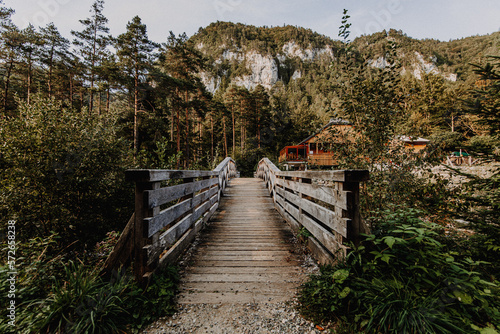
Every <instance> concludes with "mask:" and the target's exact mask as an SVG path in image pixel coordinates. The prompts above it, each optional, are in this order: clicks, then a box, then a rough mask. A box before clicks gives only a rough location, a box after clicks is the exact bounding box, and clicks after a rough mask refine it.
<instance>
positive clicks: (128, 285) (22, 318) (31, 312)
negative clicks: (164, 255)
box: [0, 234, 179, 334]
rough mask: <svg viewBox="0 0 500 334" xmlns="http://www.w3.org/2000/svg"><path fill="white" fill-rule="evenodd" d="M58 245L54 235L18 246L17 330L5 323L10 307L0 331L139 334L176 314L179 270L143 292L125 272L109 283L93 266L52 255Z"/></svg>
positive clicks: (2, 287) (4, 285)
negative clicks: (151, 323)
mask: <svg viewBox="0 0 500 334" xmlns="http://www.w3.org/2000/svg"><path fill="white" fill-rule="evenodd" d="M57 240H59V239H58V236H57V235H56V234H53V235H51V236H50V237H47V238H44V239H42V238H34V239H30V240H29V241H28V242H27V243H22V244H20V245H19V248H18V250H17V252H18V254H20V255H21V256H20V257H19V258H18V261H19V262H16V267H17V269H18V271H19V274H18V277H17V281H16V288H17V292H16V301H17V304H16V323H15V325H16V326H15V327H14V328H13V327H12V326H10V325H8V324H7V321H8V320H9V319H8V318H7V307H2V309H1V310H0V317H1V318H0V332H2V333H16V334H17V333H118V332H138V331H139V330H140V329H141V328H143V327H144V326H145V325H147V324H149V323H150V322H152V321H154V320H156V319H158V318H159V317H161V316H165V315H168V314H172V313H173V312H174V311H175V303H174V296H175V293H176V291H177V284H178V281H179V277H178V274H177V268H175V267H167V268H166V269H165V270H164V271H163V272H159V273H157V274H156V275H155V276H154V277H153V279H152V282H151V284H150V285H149V286H147V287H145V288H141V287H139V286H138V285H137V284H136V283H135V282H134V281H133V279H132V275H131V274H130V273H127V272H114V273H113V277H112V278H111V279H110V280H109V281H108V280H104V279H103V278H101V277H100V276H99V275H98V271H99V267H98V266H95V263H93V262H87V261H85V262H84V261H80V260H78V259H76V260H74V261H73V260H65V259H64V257H63V256H61V255H54V249H55V247H54V246H56V243H57ZM9 271H10V270H9V268H8V267H7V265H2V266H1V267H0V272H1V273H2V274H5V273H7V272H9ZM3 276H5V275H3ZM0 283H1V284H0V293H2V296H7V294H8V290H9V283H8V281H7V280H5V279H4V280H2V281H1V282H0Z"/></svg>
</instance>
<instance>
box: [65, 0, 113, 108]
mask: <svg viewBox="0 0 500 334" xmlns="http://www.w3.org/2000/svg"><path fill="white" fill-rule="evenodd" d="M103 9H104V0H96V1H95V2H94V4H93V5H92V8H91V9H90V13H91V16H90V18H86V19H84V20H80V23H81V24H82V25H83V26H84V29H83V30H82V31H71V34H73V35H74V36H75V39H74V41H73V44H75V45H76V46H77V47H78V48H79V52H80V56H81V58H82V61H83V63H84V64H85V66H86V68H87V75H86V76H87V78H86V79H87V80H88V81H89V83H90V88H89V113H92V111H93V109H94V85H95V82H96V80H97V69H98V67H99V65H100V64H101V62H102V60H103V58H104V57H105V56H106V55H107V51H106V48H107V46H108V45H109V44H110V42H111V37H110V36H109V34H108V33H109V28H108V27H107V26H106V24H107V23H108V19H107V18H106V17H105V16H104V15H103V14H102V11H103Z"/></svg>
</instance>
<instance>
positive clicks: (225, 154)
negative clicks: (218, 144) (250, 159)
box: [222, 116, 228, 157]
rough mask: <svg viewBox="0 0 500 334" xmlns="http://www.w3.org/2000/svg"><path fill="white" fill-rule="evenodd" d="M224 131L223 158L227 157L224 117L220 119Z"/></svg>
mask: <svg viewBox="0 0 500 334" xmlns="http://www.w3.org/2000/svg"><path fill="white" fill-rule="evenodd" d="M222 123H223V131H224V157H227V156H228V155H227V135H226V116H224V117H222Z"/></svg>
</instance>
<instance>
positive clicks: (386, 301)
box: [300, 208, 500, 333]
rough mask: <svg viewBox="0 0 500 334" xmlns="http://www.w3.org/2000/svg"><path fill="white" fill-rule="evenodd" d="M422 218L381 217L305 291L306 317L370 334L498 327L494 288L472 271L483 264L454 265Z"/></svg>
mask: <svg viewBox="0 0 500 334" xmlns="http://www.w3.org/2000/svg"><path fill="white" fill-rule="evenodd" d="M420 215H421V212H420V211H418V210H414V209H400V208H395V209H393V210H392V211H389V210H387V211H385V212H383V213H381V214H380V216H379V217H378V218H377V219H375V222H374V229H373V233H372V234H370V235H366V236H365V239H364V241H363V243H362V245H361V246H359V247H358V248H356V249H355V250H354V251H353V252H351V253H350V254H348V256H347V257H346V259H345V261H344V262H343V263H341V264H339V265H337V266H335V267H331V268H326V269H325V268H323V270H322V273H321V275H317V276H313V277H312V278H311V280H310V281H309V282H307V283H306V284H305V285H304V286H303V288H302V292H301V297H300V301H301V303H302V306H301V307H302V310H303V313H304V314H305V315H308V316H310V317H316V318H319V319H322V320H337V321H341V322H345V321H350V322H354V323H356V324H357V328H358V330H361V329H363V330H364V331H366V332H367V333H378V332H384V333H387V332H396V333H400V332H401V333H423V332H425V333H452V332H457V333H468V332H472V328H471V325H473V324H481V325H482V326H483V327H484V326H486V325H487V324H488V323H498V320H499V319H500V318H499V315H500V313H499V297H498V291H499V289H498V286H497V285H496V284H494V283H492V282H488V281H485V280H483V279H482V278H481V276H480V274H479V273H478V272H477V271H475V269H476V268H477V267H478V265H479V264H480V263H478V262H475V261H472V260H470V259H465V260H459V259H455V257H454V253H452V252H450V251H448V250H446V249H445V247H444V246H443V245H442V244H441V243H440V242H439V241H438V240H437V239H438V237H439V236H440V234H442V228H441V227H440V226H438V225H436V224H431V223H427V222H425V221H423V220H422V219H421V218H420ZM345 273H348V277H345ZM335 275H337V276H339V277H341V278H342V279H337V280H336V279H335V278H334V277H335ZM346 295H348V296H349V297H348V298H345V297H344V296H346Z"/></svg>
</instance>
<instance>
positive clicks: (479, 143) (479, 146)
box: [464, 136, 500, 155]
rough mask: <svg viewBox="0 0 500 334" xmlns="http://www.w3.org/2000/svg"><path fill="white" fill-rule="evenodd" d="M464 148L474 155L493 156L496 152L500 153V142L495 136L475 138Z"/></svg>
mask: <svg viewBox="0 0 500 334" xmlns="http://www.w3.org/2000/svg"><path fill="white" fill-rule="evenodd" d="M464 146H465V147H466V148H467V149H468V150H469V151H470V152H473V153H483V154H487V155H493V154H494V152H500V151H499V150H500V140H499V138H495V137H493V136H474V137H472V138H470V139H469V140H468V141H467V142H466V143H465V145H464ZM497 155H498V153H497Z"/></svg>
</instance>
